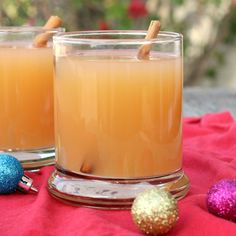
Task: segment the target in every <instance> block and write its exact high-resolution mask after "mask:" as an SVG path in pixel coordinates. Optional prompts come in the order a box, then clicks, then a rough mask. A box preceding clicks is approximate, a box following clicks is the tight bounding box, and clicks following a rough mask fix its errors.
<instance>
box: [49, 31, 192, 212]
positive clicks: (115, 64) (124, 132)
mask: <svg viewBox="0 0 236 236" xmlns="http://www.w3.org/2000/svg"><path fill="white" fill-rule="evenodd" d="M145 35H146V32H145V31H87V32H69V33H62V34H58V35H57V36H54V37H53V43H54V54H55V75H56V76H55V84H54V85H55V87H54V89H55V134H56V135H55V139H56V140H55V143H56V171H55V172H54V173H53V174H52V176H51V177H50V178H49V191H50V192H51V194H52V195H53V196H54V197H56V198H59V199H61V200H63V201H66V202H68V203H71V204H78V205H85V206H91V207H101V208H106V207H107V208H129V207H130V205H131V204H132V201H133V199H134V198H135V197H136V195H137V194H138V193H139V192H142V191H143V190H145V189H147V188H151V187H154V186H156V187H161V188H167V189H168V190H169V191H170V192H171V193H172V194H173V195H174V196H175V197H176V198H182V197H184V196H185V195H186V193H187V191H188V186H189V184H188V178H187V177H186V176H185V175H184V173H183V171H182V121H181V120H182V87H183V56H182V36H181V35H180V34H178V33H172V32H160V33H159V34H158V37H157V38H155V39H153V40H145V39H144V38H145ZM145 44H150V45H151V52H150V57H149V59H146V60H142V59H138V58H137V54H138V50H139V48H140V47H141V46H142V45H145Z"/></svg>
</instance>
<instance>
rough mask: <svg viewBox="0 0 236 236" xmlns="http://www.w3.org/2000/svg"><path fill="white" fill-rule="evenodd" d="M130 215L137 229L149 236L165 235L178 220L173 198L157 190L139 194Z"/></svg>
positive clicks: (167, 193)
mask: <svg viewBox="0 0 236 236" xmlns="http://www.w3.org/2000/svg"><path fill="white" fill-rule="evenodd" d="M131 213H132V217H133V221H134V223H135V224H136V225H137V226H138V228H139V229H140V230H141V231H143V232H144V233H146V234H151V235H159V234H165V233H167V232H168V231H169V230H170V229H171V228H172V227H173V226H174V225H175V223H176V221H177V220H178V207H177V203H176V200H175V198H174V197H173V196H172V195H171V194H170V193H169V192H167V191H165V190H163V189H158V188H152V189H148V190H146V191H144V192H142V193H140V194H139V195H138V196H137V197H136V199H135V200H134V202H133V205H132V209H131Z"/></svg>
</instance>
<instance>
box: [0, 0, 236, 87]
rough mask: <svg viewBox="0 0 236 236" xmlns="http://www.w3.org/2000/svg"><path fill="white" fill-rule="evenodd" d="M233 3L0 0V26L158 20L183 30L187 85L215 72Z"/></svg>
mask: <svg viewBox="0 0 236 236" xmlns="http://www.w3.org/2000/svg"><path fill="white" fill-rule="evenodd" d="M235 5H236V1H235V0H198V1H197V0H67V1H64V0H0V25H5V26H10V25H16V26H18V25H43V24H44V22H45V21H46V20H47V19H48V18H49V16H50V15H59V16H61V18H62V19H63V21H64V26H65V27H66V29H67V30H68V31H72V30H95V29H102V30H106V29H146V28H147V26H148V25H149V22H150V20H151V19H160V20H161V22H162V30H168V31H177V32H181V33H182V34H183V35H184V51H185V65H186V66H185V68H186V73H185V75H186V83H189V84H191V83H195V81H197V80H199V79H201V75H203V74H204V73H205V74H206V75H207V76H208V77H211V78H212V77H214V76H215V75H216V72H215V70H216V68H217V66H218V64H219V63H220V62H219V60H218V58H217V57H223V56H222V55H223V50H222V49H221V47H219V45H220V44H221V43H222V42H225V43H232V42H233V41H234V39H235V36H236V7H235ZM215 51H216V53H214V52H215ZM215 55H218V56H215ZM219 55H220V56H219ZM211 60H213V61H214V62H212V61H211ZM208 63H210V65H209V68H210V69H209V68H208V66H207V64H208ZM217 63H218V64H217Z"/></svg>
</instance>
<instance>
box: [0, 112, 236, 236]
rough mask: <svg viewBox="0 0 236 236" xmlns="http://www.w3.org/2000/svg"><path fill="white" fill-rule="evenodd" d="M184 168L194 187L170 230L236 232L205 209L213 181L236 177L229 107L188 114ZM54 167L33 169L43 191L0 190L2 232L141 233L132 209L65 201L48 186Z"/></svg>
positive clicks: (32, 235)
mask: <svg viewBox="0 0 236 236" xmlns="http://www.w3.org/2000/svg"><path fill="white" fill-rule="evenodd" d="M183 168H184V170H185V172H186V173H187V175H188V176H189V178H190V183H191V188H190V192H189V194H188V195H187V197H185V198H184V199H182V200H180V201H179V203H178V205H179V209H180V219H179V221H178V222H177V224H176V225H175V226H174V228H173V229H172V230H171V232H170V233H169V234H168V235H175V236H178V235H181V236H182V235H191V236H200V235H208V236H211V235H217V236H221V235H222V236H226V235H227V236H231V235H232V236H235V235H236V223H233V222H230V221H227V220H224V219H222V218H218V217H216V216H214V215H212V214H210V213H209V212H208V211H207V209H206V193H207V191H208V189H209V188H210V187H211V185H212V184H214V183H216V182H217V181H219V180H221V179H225V178H231V179H236V123H235V122H234V120H233V118H232V116H231V115H230V113H227V112H224V113H218V114H208V115H205V116H203V117H200V118H186V119H185V120H184V156H183ZM52 170H53V167H45V168H43V169H42V171H41V173H39V174H36V173H35V174H32V173H31V174H30V175H31V177H32V178H34V183H35V185H36V186H37V187H38V188H39V189H40V191H39V193H38V194H27V195H24V194H20V193H14V194H11V195H1V196H0V235H1V236H14V235H17V236H28V235H29V236H50V235H51V236H64V235H65V236H77V235H82V236H97V235H99V236H110V235H115V236H116V235H119V236H138V235H143V234H142V233H141V232H140V231H139V230H138V229H137V228H136V226H135V225H134V223H133V222H132V218H131V214H130V211H128V210H127V211H112V210H111V211H107V210H106V211H105V210H95V209H89V208H83V207H73V206H69V205H65V204H63V203H61V202H59V201H57V200H55V199H53V198H52V197H51V196H50V195H49V194H48V192H47V179H48V177H49V175H50V173H51V172H52Z"/></svg>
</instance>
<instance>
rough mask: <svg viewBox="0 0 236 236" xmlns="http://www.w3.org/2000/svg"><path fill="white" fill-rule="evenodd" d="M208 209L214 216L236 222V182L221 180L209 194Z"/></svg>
mask: <svg viewBox="0 0 236 236" xmlns="http://www.w3.org/2000/svg"><path fill="white" fill-rule="evenodd" d="M207 208H208V210H209V212H211V213H212V214H214V215H216V216H219V217H222V218H224V219H227V220H230V221H234V222H236V180H227V179H226V180H221V181H219V182H218V183H216V184H214V185H213V186H212V187H211V188H210V189H209V191H208V194H207Z"/></svg>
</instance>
